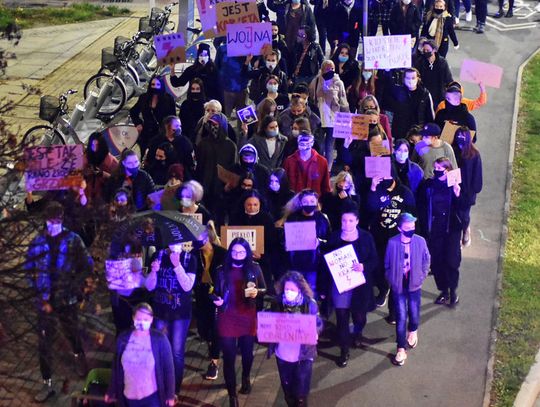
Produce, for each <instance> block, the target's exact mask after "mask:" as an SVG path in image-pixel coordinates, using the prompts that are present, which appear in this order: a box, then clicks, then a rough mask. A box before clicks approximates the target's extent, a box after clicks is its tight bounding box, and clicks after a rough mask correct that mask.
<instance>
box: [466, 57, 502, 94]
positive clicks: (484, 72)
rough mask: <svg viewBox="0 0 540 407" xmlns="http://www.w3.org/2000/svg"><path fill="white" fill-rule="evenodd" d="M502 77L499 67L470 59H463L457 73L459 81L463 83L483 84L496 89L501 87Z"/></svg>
mask: <svg viewBox="0 0 540 407" xmlns="http://www.w3.org/2000/svg"><path fill="white" fill-rule="evenodd" d="M502 76H503V69H502V68H501V67H500V66H498V65H493V64H488V63H486V62H480V61H474V60H472V59H465V60H464V61H463V62H462V64H461V70H460V72H459V79H460V80H461V81H463V82H472V83H479V82H483V83H484V85H486V86H491V87H492V88H497V89H498V88H500V87H501V81H502Z"/></svg>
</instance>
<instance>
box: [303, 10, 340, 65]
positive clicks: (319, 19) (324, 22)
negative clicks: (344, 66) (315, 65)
mask: <svg viewBox="0 0 540 407" xmlns="http://www.w3.org/2000/svg"><path fill="white" fill-rule="evenodd" d="M309 2H310V4H312V5H313V6H314V7H313V14H314V16H315V23H316V25H317V32H318V33H319V44H320V46H321V49H322V51H323V54H326V41H328V42H329V43H330V55H332V54H333V53H334V48H335V47H336V45H335V44H334V43H333V42H332V37H331V36H330V29H331V24H332V17H333V15H334V9H335V2H336V0H309Z"/></svg>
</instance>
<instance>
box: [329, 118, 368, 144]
mask: <svg viewBox="0 0 540 407" xmlns="http://www.w3.org/2000/svg"><path fill="white" fill-rule="evenodd" d="M368 134H369V115H365V114H355V113H346V112H336V115H335V116H334V130H333V133H332V135H333V137H334V138H348V137H352V138H353V139H355V140H366V139H367V138H368Z"/></svg>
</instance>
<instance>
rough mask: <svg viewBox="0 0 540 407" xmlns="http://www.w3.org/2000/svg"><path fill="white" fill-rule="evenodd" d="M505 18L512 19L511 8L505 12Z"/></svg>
mask: <svg viewBox="0 0 540 407" xmlns="http://www.w3.org/2000/svg"><path fill="white" fill-rule="evenodd" d="M505 17H506V18H511V17H514V12H513V11H512V9H511V8H509V9H508V11H507V12H506V15H505Z"/></svg>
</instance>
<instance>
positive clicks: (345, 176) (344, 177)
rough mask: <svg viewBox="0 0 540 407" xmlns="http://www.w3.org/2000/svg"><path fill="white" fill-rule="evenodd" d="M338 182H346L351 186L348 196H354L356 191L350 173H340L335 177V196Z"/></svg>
mask: <svg viewBox="0 0 540 407" xmlns="http://www.w3.org/2000/svg"><path fill="white" fill-rule="evenodd" d="M340 182H348V183H349V184H350V185H351V191H350V195H356V189H355V188H354V181H353V177H352V175H351V173H350V172H347V171H341V172H340V173H339V174H338V175H336V179H335V180H334V193H335V194H336V195H337V193H338V192H337V186H338V184H339V183H340Z"/></svg>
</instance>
